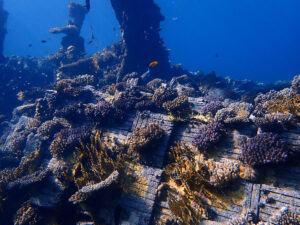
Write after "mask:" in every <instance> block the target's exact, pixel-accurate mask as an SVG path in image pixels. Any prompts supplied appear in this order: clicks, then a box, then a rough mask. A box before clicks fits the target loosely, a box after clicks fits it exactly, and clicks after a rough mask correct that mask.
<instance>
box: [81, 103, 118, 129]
mask: <svg viewBox="0 0 300 225" xmlns="http://www.w3.org/2000/svg"><path fill="white" fill-rule="evenodd" d="M85 113H86V115H87V116H88V117H89V118H90V120H91V121H92V122H93V123H95V124H98V125H100V124H101V125H103V124H105V123H107V122H108V121H109V120H110V119H112V117H113V114H114V108H113V107H112V105H111V104H110V103H108V102H107V101H105V100H100V101H99V102H98V103H97V104H96V105H92V104H90V105H88V106H87V108H86V109H85Z"/></svg>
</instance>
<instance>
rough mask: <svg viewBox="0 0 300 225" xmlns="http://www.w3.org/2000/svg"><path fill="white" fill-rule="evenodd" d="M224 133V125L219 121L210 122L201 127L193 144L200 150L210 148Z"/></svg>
mask: <svg viewBox="0 0 300 225" xmlns="http://www.w3.org/2000/svg"><path fill="white" fill-rule="evenodd" d="M223 134H224V126H223V124H222V123H219V122H210V123H209V124H207V125H204V126H202V127H200V128H199V131H198V135H197V136H196V137H195V139H194V140H193V142H192V144H193V145H194V146H196V147H197V148H198V149H199V150H208V149H209V148H210V147H212V146H213V145H214V144H217V143H218V142H219V141H220V140H221V138H222V136H223Z"/></svg>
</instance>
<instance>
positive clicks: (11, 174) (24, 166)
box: [0, 151, 41, 183]
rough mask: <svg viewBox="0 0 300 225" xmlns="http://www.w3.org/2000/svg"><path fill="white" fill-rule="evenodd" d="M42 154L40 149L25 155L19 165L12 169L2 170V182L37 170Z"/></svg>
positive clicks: (0, 173) (7, 181)
mask: <svg viewBox="0 0 300 225" xmlns="http://www.w3.org/2000/svg"><path fill="white" fill-rule="evenodd" d="M40 160H41V154H40V152H39V151H36V152H33V153H31V154H30V155H29V156H26V157H23V158H22V160H21V162H20V164H19V166H18V167H15V168H12V169H4V170H2V171H1V172H0V179H1V182H5V183H10V182H13V181H15V180H17V179H18V178H21V177H24V176H26V175H27V174H30V173H31V172H32V171H35V170H36V169H37V167H38V166H39V164H40Z"/></svg>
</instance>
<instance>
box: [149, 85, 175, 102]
mask: <svg viewBox="0 0 300 225" xmlns="http://www.w3.org/2000/svg"><path fill="white" fill-rule="evenodd" d="M176 97H178V93H177V91H176V90H175V89H171V88H159V89H157V90H156V91H155V92H154V94H153V96H152V101H153V102H154V103H155V105H156V106H157V107H162V105H163V103H165V102H167V101H172V100H174V99H175V98H176Z"/></svg>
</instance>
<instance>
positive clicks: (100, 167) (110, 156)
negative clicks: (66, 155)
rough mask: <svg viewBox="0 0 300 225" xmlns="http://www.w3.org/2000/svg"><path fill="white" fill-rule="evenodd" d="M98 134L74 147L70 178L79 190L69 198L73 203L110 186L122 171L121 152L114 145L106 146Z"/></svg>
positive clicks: (99, 133)
mask: <svg viewBox="0 0 300 225" xmlns="http://www.w3.org/2000/svg"><path fill="white" fill-rule="evenodd" d="M100 135H101V132H97V134H96V135H95V136H92V137H91V142H90V143H89V144H83V143H81V145H80V147H77V148H76V152H75V154H74V156H73V160H72V161H73V162H74V163H73V169H72V180H74V183H75V185H76V187H77V188H78V189H79V190H78V191H77V192H76V193H75V194H73V195H72V196H71V197H70V198H69V201H71V202H73V203H74V204H76V203H78V202H82V201H85V200H86V199H87V198H88V197H90V195H92V194H93V193H94V192H96V191H99V190H101V189H102V190H103V189H105V188H106V187H108V186H110V185H111V184H112V183H113V182H114V181H115V180H116V179H117V178H118V176H119V173H122V171H123V166H122V164H121V161H120V160H121V156H120V154H121V152H118V149H116V147H115V148H111V149H110V148H108V146H107V145H105V144H104V143H103V142H102V141H101V139H100ZM123 160H124V158H123Z"/></svg>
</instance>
